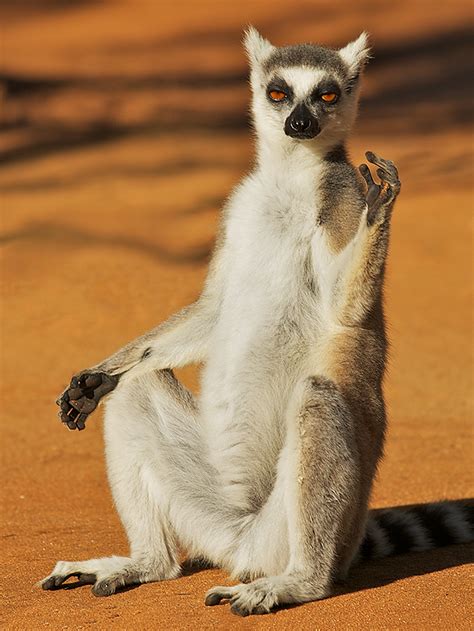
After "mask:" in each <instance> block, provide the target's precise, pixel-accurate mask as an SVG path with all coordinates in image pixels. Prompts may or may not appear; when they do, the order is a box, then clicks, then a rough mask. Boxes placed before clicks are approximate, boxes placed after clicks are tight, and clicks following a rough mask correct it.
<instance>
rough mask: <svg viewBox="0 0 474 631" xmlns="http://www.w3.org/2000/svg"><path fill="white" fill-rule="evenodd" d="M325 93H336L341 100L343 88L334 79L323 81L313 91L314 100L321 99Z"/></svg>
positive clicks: (312, 97)
mask: <svg viewBox="0 0 474 631" xmlns="http://www.w3.org/2000/svg"><path fill="white" fill-rule="evenodd" d="M323 94H336V95H337V100H339V97H340V96H341V88H340V86H339V84H338V83H337V82H336V81H334V80H333V79H327V80H325V81H321V83H319V84H318V85H317V86H316V87H315V89H314V90H313V91H312V93H311V99H312V100H313V101H321V96H322V95H323Z"/></svg>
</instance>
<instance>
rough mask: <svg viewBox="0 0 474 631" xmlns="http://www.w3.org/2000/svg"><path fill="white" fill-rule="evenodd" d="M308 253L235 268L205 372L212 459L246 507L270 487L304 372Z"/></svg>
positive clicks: (257, 501)
mask: <svg viewBox="0 0 474 631" xmlns="http://www.w3.org/2000/svg"><path fill="white" fill-rule="evenodd" d="M305 256H306V254H305V253H304V252H303V251H301V252H299V251H295V250H293V252H291V251H290V252H288V251H287V252H286V253H281V254H280V253H279V254H278V255H276V254H275V255H274V256H273V257H272V258H271V259H270V260H269V261H268V264H266V262H262V264H261V265H260V266H257V265H256V262H255V261H252V262H251V263H250V264H249V266H248V267H246V266H244V265H242V264H241V266H240V268H238V269H236V270H234V272H233V274H232V279H231V282H230V283H229V286H228V288H227V293H226V295H225V297H224V303H223V308H222V311H221V317H220V321H219V323H218V325H217V327H216V330H215V336H214V339H213V342H212V346H211V353H210V357H209V360H208V362H207V364H206V367H205V369H204V372H203V378H202V390H201V392H202V394H201V406H202V407H201V409H202V414H203V422H204V423H205V425H206V429H207V439H208V446H209V457H210V460H211V462H212V463H213V464H214V466H216V468H217V469H218V471H219V472H220V475H221V480H222V484H223V486H224V487H225V489H226V492H227V494H228V498H229V500H230V501H232V502H234V503H235V504H236V505H239V506H242V507H244V508H249V507H255V508H258V507H259V506H260V505H261V504H262V503H263V502H264V500H265V499H266V497H267V496H268V494H269V493H270V491H271V488H272V486H273V482H274V477H275V474H276V464H277V459H278V456H279V453H280V450H281V448H282V446H283V442H284V438H285V423H284V419H285V414H286V411H287V406H288V401H289V397H290V394H291V392H292V390H293V386H294V384H295V383H296V381H297V380H298V378H299V377H300V376H301V375H302V371H303V370H304V365H305V358H306V355H307V351H308V343H309V341H308V338H307V336H306V335H305V333H304V330H303V329H304V324H303V319H304V318H303V316H302V312H304V311H305V309H306V310H307V309H308V308H317V304H316V302H315V297H314V294H313V296H312V297H309V298H308V296H309V293H310V292H309V290H308V288H307V287H304V282H303V274H304V265H305ZM250 268H252V269H250ZM276 278H278V280H279V283H278V287H276V283H275V279H276ZM282 279H286V280H287V282H286V283H283V288H282V283H281V280H282ZM274 285H275V286H274ZM309 301H310V302H311V301H312V304H311V307H310V306H308V302H309ZM312 320H313V322H314V319H312Z"/></svg>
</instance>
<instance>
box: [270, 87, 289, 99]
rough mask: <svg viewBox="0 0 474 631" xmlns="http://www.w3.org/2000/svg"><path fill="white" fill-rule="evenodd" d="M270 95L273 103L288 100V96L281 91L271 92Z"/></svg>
mask: <svg viewBox="0 0 474 631" xmlns="http://www.w3.org/2000/svg"><path fill="white" fill-rule="evenodd" d="M269 95H270V98H271V100H272V101H277V102H278V101H284V100H285V99H286V94H285V93H284V92H281V90H270V92H269Z"/></svg>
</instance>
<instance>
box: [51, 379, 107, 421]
mask: <svg viewBox="0 0 474 631" xmlns="http://www.w3.org/2000/svg"><path fill="white" fill-rule="evenodd" d="M118 381H119V376H116V375H106V374H105V373H103V372H95V373H87V372H84V373H81V374H79V375H76V376H74V377H73V378H72V379H71V383H70V384H69V387H68V388H66V390H65V391H64V392H63V394H62V395H61V396H60V397H59V399H58V400H57V401H56V404H57V405H59V407H60V410H59V413H58V415H59V418H60V419H61V421H62V422H63V423H65V424H66V425H67V426H68V427H69V429H79V430H81V429H85V422H86V419H87V417H88V416H89V414H91V412H93V411H94V410H95V409H96V407H97V405H98V404H99V401H100V400H101V399H102V397H104V396H105V395H106V394H108V393H109V392H112V390H114V388H115V387H116V386H117V383H118Z"/></svg>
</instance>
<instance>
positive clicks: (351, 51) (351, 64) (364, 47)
mask: <svg viewBox="0 0 474 631" xmlns="http://www.w3.org/2000/svg"><path fill="white" fill-rule="evenodd" d="M368 39H369V38H368V35H367V33H365V32H364V33H361V34H360V35H359V37H358V38H357V39H355V40H354V41H353V42H350V43H349V44H347V46H344V48H341V49H340V50H339V54H340V55H341V57H342V59H343V60H344V62H345V63H346V64H347V66H348V68H349V72H350V73H351V74H352V75H356V74H358V72H359V71H360V70H361V68H362V67H363V65H364V64H365V62H366V61H367V59H368V57H369V54H370V48H369V45H368Z"/></svg>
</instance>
